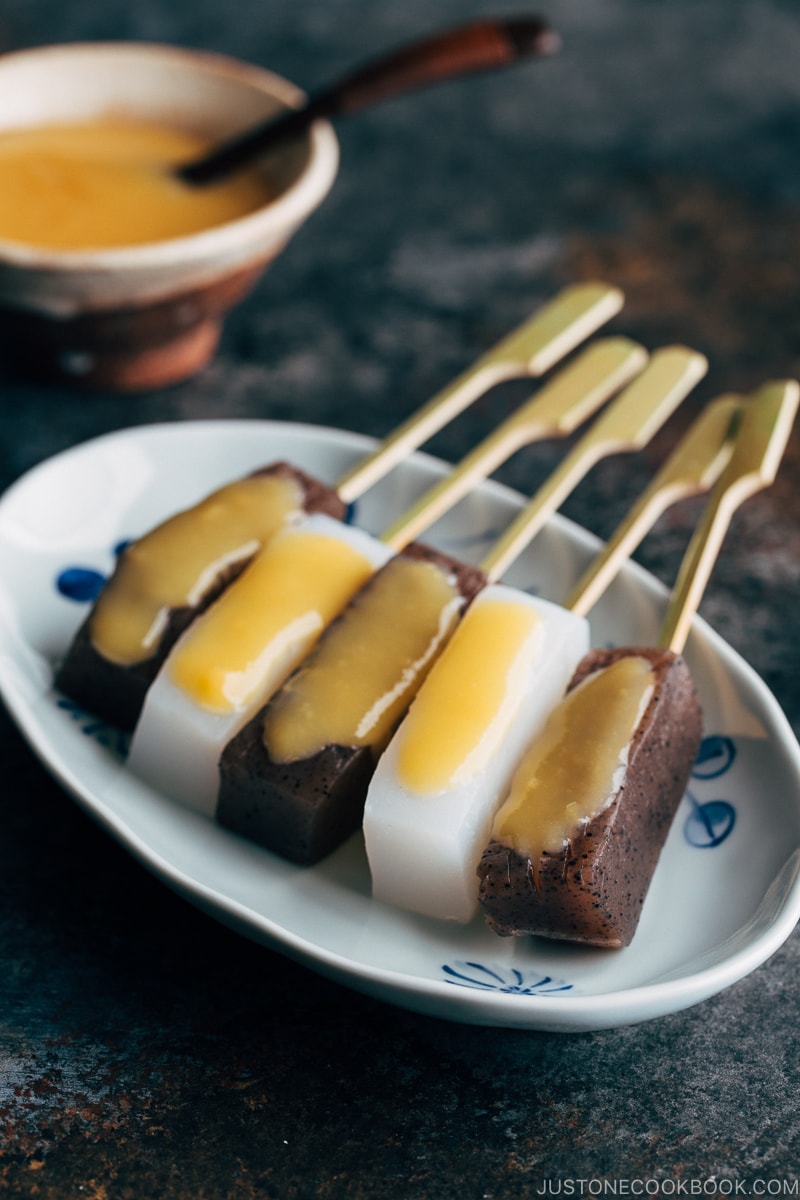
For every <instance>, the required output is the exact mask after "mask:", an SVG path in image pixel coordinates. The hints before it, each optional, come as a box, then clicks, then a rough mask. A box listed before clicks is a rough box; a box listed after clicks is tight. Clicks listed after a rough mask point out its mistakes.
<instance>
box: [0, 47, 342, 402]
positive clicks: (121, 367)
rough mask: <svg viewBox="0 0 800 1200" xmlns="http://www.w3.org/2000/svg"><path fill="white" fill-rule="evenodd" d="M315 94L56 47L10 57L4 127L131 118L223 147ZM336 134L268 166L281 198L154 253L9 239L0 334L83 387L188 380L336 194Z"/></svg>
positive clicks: (260, 79) (140, 58)
mask: <svg viewBox="0 0 800 1200" xmlns="http://www.w3.org/2000/svg"><path fill="white" fill-rule="evenodd" d="M302 100H303V93H302V92H301V91H300V90H299V89H298V88H296V87H295V86H294V85H293V84H291V83H289V82H288V81H287V80H285V79H282V78H280V77H279V76H277V75H274V74H272V73H271V72H269V71H266V70H262V69H261V68H258V67H254V66H251V65H248V64H246V63H242V62H239V61H236V60H234V59H230V58H227V57H224V56H221V55H215V54H209V53H203V52H196V51H191V50H184V49H178V48H174V47H169V46H160V45H151V44H143V43H122V42H119V43H88V44H80V43H75V44H68V45H61V46H48V47H43V48H40V49H33V50H23V51H18V52H14V53H10V54H6V55H4V56H2V57H0V131H1V130H3V129H15V128H17V129H18V128H21V127H25V126H34V125H49V124H53V123H56V122H58V123H79V122H87V121H92V120H96V119H102V118H103V117H109V116H115V117H126V118H131V119H135V120H139V121H145V122H150V123H162V124H164V125H167V124H169V125H171V126H172V127H174V128H177V129H183V130H185V131H187V132H190V133H194V134H198V135H201V136H203V137H206V138H208V139H209V140H210V141H211V142H212V143H213V142H217V141H219V142H221V141H224V140H225V139H227V138H228V137H231V136H233V135H234V134H236V133H238V132H240V131H241V130H244V129H246V128H248V127H249V126H251V125H254V124H256V123H258V122H259V121H261V120H264V119H266V118H268V117H270V116H271V115H272V114H278V113H279V112H280V111H282V110H285V109H287V108H292V107H297V106H298V105H299V104H300V103H301V102H302ZM337 168H338V143H337V141H336V137H335V134H334V132H333V129H332V128H331V126H330V125H329V124H328V123H327V122H324V121H321V122H316V123H315V124H314V125H313V126H312V128H311V130H310V131H309V132H308V133H307V134H306V135H305V136H304V137H302V138H299V139H298V140H297V141H294V142H292V143H291V144H290V145H287V146H286V148H285V149H281V150H276V151H275V152H274V153H273V154H272V155H270V157H269V160H268V161H265V162H264V163H263V164H261V165H260V166H259V170H263V171H264V172H265V174H266V175H267V176H268V183H269V186H270V194H271V197H272V198H271V199H270V200H269V202H267V203H265V205H264V206H263V207H261V208H259V209H257V210H256V211H254V212H252V213H249V214H248V215H246V216H244V217H239V218H237V219H235V220H232V221H229V222H227V223H226V224H222V225H218V226H216V227H214V228H209V229H205V230H202V231H201V232H199V233H194V234H190V235H188V236H183V237H177V238H173V239H171V240H168V241H159V242H152V243H148V244H145V245H137V246H127V247H119V248H113V249H102V250H87V251H72V250H69V251H60V250H59V251H53V250H47V249H40V248H36V247H32V246H27V245H23V244H22V243H21V242H11V241H9V240H2V239H0V338H1V339H2V341H3V343H4V344H5V347H6V349H7V350H8V349H12V350H13V352H14V353H15V354H21V355H22V356H23V357H24V358H26V359H27V361H28V363H29V364H32V365H35V366H36V368H37V371H39V372H40V373H41V372H46V373H48V374H50V375H52V376H56V377H59V378H60V379H61V380H64V379H67V380H69V381H71V382H73V383H75V384H78V385H81V386H84V387H94V388H100V389H104V388H105V389H110V390H128V391H135V390H145V389H149V388H155V387H162V386H165V385H168V384H171V383H175V382H178V381H179V380H182V379H185V378H187V377H188V376H190V375H192V374H194V373H195V372H197V371H199V370H200V369H201V368H202V367H203V366H204V365H205V364H206V363H207V362H208V360H209V359H210V358H211V356H212V355H213V353H214V351H215V349H216V346H217V342H218V339H219V334H220V329H221V324H222V320H223V318H224V315H225V314H226V312H228V311H229V310H230V309H231V308H232V307H233V306H234V305H236V304H237V303H238V302H239V301H240V300H241V299H242V298H243V297H244V296H245V295H247V293H248V292H249V291H250V290H251V289H252V287H253V286H254V284H255V283H256V282H257V280H258V279H259V278H260V276H261V275H262V274H263V272H264V271H265V269H266V268H267V266H268V265H269V263H270V262H271V261H272V260H273V259H274V258H275V257H276V255H277V254H279V253H280V251H281V250H282V249H283V247H284V246H285V245H286V243H287V242H288V240H289V239H290V238H291V237H292V235H293V234H294V233H295V232H296V230H297V229H298V228H299V227H300V226H301V225H302V223H303V222H304V221H305V220H306V218H307V217H308V216H309V215H310V214H311V213H312V212H313V211H314V209H315V208H316V207H317V206H318V205H319V204H320V203H321V201H322V200H323V198H324V197H325V195H326V194H327V192H328V190H329V189H330V187H331V185H332V183H333V181H334V179H335V176H336V171H337Z"/></svg>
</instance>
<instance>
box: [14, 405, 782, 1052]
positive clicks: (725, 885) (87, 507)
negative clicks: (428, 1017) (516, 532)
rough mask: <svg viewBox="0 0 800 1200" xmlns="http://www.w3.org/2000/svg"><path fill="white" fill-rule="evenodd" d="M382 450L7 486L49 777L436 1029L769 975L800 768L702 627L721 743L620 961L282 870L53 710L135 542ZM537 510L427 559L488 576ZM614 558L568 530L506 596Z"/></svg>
mask: <svg viewBox="0 0 800 1200" xmlns="http://www.w3.org/2000/svg"><path fill="white" fill-rule="evenodd" d="M372 444H373V443H372V442H370V441H369V439H367V438H364V437H361V436H359V435H355V434H350V433H343V432H338V431H334V430H328V429H322V428H317V427H313V426H308V425H296V424H284V423H275V422H269V421H208V422H188V423H180V424H174V425H157V426H150V427H143V428H138V429H131V430H128V431H124V432H121V433H115V434H111V435H109V436H106V437H101V438H98V439H96V440H94V441H91V442H88V443H86V444H85V445H82V446H78V447H76V448H75V449H73V450H69V451H67V452H65V453H62V454H60V455H58V456H56V457H55V458H53V459H50V460H49V461H48V462H45V463H43V464H42V465H41V466H39V467H36V468H35V469H33V470H32V471H30V472H29V473H28V474H27V475H25V476H24V477H23V478H22V479H20V480H19V481H18V482H17V483H16V484H15V485H14V486H13V487H11V488H10V489H9V490H8V491H7V492H6V493H5V495H4V496H3V497H2V499H0V689H1V690H2V695H3V697H4V699H5V702H6V704H7V706H8V708H9V710H10V712H11V714H12V716H13V717H14V719H15V720H16V722H17V724H18V726H19V728H20V730H21V731H22V733H23V734H24V735H25V737H26V738H27V739H28V741H29V742H30V744H31V746H32V747H33V749H34V750H35V751H36V753H37V754H38V755H39V757H40V758H41V760H42V762H43V763H44V764H45V766H46V767H47V768H48V769H49V770H50V771H51V772H52V773H53V775H54V776H55V777H56V778H57V779H58V780H60V782H61V783H62V784H63V786H64V787H65V788H66V789H67V790H68V791H69V792H71V793H72V794H73V796H74V797H75V798H76V799H77V800H78V801H79V802H80V803H81V804H82V805H83V806H84V807H85V808H86V809H87V810H88V811H89V812H90V813H91V814H92V815H93V816H94V817H95V818H96V819H97V820H98V821H100V822H101V824H102V825H104V826H105V827H106V828H107V829H108V830H109V832H111V833H112V834H113V835H114V836H115V837H117V838H118V839H119V841H120V842H121V843H122V844H123V845H124V846H125V847H126V848H127V849H128V850H129V851H130V852H131V853H132V854H134V855H135V856H136V857H137V858H138V859H140V860H141V861H142V862H143V863H145V864H146V865H147V866H148V867H149V868H150V869H151V870H152V871H153V872H154V873H155V874H156V875H157V876H159V877H160V878H161V879H162V880H163V881H164V882H165V883H167V884H168V885H169V886H171V887H172V888H174V889H175V890H177V891H178V892H179V893H181V894H182V895H183V896H185V897H186V898H187V899H188V900H190V901H191V902H192V903H194V904H196V905H197V906H199V907H200V908H201V909H204V910H205V911H206V912H208V913H210V914H211V915H213V916H214V917H216V918H217V919H219V920H221V921H223V922H225V923H226V924H228V925H230V926H232V927H234V928H236V929H238V930H239V931H241V932H242V933H244V934H246V935H248V936H249V937H251V938H254V939H256V940H258V941H260V942H263V943H265V944H266V945H268V946H270V947H272V948H274V949H277V950H279V951H281V952H283V953H285V954H288V955H291V956H292V957H294V958H296V959H297V960H299V961H300V962H303V963H305V964H306V965H307V966H309V967H311V968H312V969H314V970H316V971H319V972H322V973H324V974H326V975H328V976H330V977H331V978H333V979H336V980H338V981H339V982H341V983H343V984H346V985H348V986H350V987H353V988H357V989H359V990H360V991H363V992H366V993H369V994H370V995H373V996H376V997H378V998H380V999H382V1000H385V1001H388V1002H390V1003H394V1004H398V1005H401V1006H403V1007H406V1008H409V1009H413V1010H416V1011H419V1012H424V1013H428V1014H432V1015H435V1016H437V1017H443V1018H448V1019H451V1020H456V1021H464V1022H470V1023H475V1024H487V1025H498V1026H508V1027H512V1028H520V1029H539V1030H551V1031H582V1030H590V1029H601V1028H607V1027H613V1026H617V1025H624V1024H629V1023H632V1022H637V1021H642V1020H646V1019H649V1018H652V1017H657V1016H660V1015H663V1014H665V1013H669V1012H673V1011H676V1010H678V1009H681V1008H685V1007H687V1006H689V1005H691V1004H695V1003H697V1002H698V1001H701V1000H703V999H705V998H706V997H708V996H711V995H713V994H715V993H716V992H718V991H720V990H722V989H723V988H725V987H728V986H729V985H730V984H732V983H734V982H735V981H736V980H738V979H740V978H742V977H743V976H744V975H746V974H747V973H748V972H750V971H752V970H753V969H754V968H755V967H757V966H758V965H759V964H761V963H762V962H764V960H765V959H766V958H767V957H768V956H769V955H770V954H772V953H773V951H775V950H776V949H777V948H778V946H780V945H781V943H782V942H783V941H784V940H785V939H786V938H787V937H788V935H789V933H790V932H791V930H792V929H793V927H794V925H795V923H796V922H797V920H798V917H799V916H800V751H799V750H798V746H797V743H796V742H795V739H794V737H793V734H792V732H791V729H790V727H789V725H788V723H787V721H786V720H785V718H784V716H783V714H782V712H781V711H780V709H779V707H778V705H777V703H776V701H775V700H774V698H773V697H772V695H771V694H770V693H769V691H768V690H767V688H766V687H765V686H764V684H763V683H762V682H761V680H760V679H759V678H758V677H757V676H756V675H755V673H754V672H753V671H752V670H751V669H750V668H749V667H748V666H747V665H746V664H745V663H744V662H743V661H742V659H741V658H740V657H739V656H738V655H737V654H736V653H735V652H734V651H733V650H732V649H731V648H730V647H729V646H727V645H726V643H725V642H723V641H722V640H721V639H720V638H719V637H718V636H717V635H716V634H715V633H714V632H713V631H712V630H711V629H709V628H708V626H707V625H705V624H704V623H703V622H702V621H700V620H697V621H696V622H695V625H694V627H693V630H692V633H691V636H690V639H689V643H688V645H687V648H686V655H687V658H688V660H689V663H690V665H691V667H692V670H693V672H694V675H695V679H696V682H697V685H698V688H699V691H700V695H701V697H702V701H703V706H704V709H705V714H706V739H705V741H704V743H703V749H702V751H701V755H700V758H699V760H698V764H697V766H696V769H695V773H694V775H693V778H692V780H691V783H690V787H689V789H688V792H687V795H686V797H685V798H684V800H683V802H682V806H681V808H680V810H679V812H678V816H677V819H676V820H675V823H674V825H673V828H672V830H671V833H670V836H669V839H668V841H667V844H666V846H665V849H664V852H663V854H662V857H661V860H660V862H659V865H658V869H657V871H656V875H655V877H654V880H653V884H652V887H651V889H650V893H649V895H648V898H647V901H646V904H645V908H644V912H643V915H642V919H641V922H640V925H639V929H638V932H637V934H636V936H635V938H634V940H633V943H632V944H631V946H630V947H628V948H627V949H625V950H622V951H600V950H588V949H581V948H577V947H570V946H562V945H555V944H551V943H548V942H546V941H543V940H537V939H533V938H511V939H504V938H499V937H497V936H495V935H494V934H493V933H491V931H489V930H488V929H487V928H486V927H485V925H484V924H483V922H482V921H481V919H480V918H477V919H476V920H475V922H473V924H471V925H469V926H467V927H463V928H462V927H460V926H455V925H450V924H446V923H440V922H436V921H433V920H428V919H425V918H421V917H416V916H413V915H409V914H407V913H404V912H401V911H398V910H393V909H391V908H388V907H385V906H383V905H380V904H378V903H375V902H373V900H372V899H371V896H370V883H369V872H368V869H367V864H366V858H365V855H364V851H363V845H362V841H361V838H360V835H357V836H355V837H353V838H352V839H351V840H350V841H349V842H348V843H347V844H346V845H345V846H344V847H342V848H341V850H339V851H338V852H337V853H336V854H334V855H333V856H331V858H330V859H328V860H327V861H326V862H324V863H322V864H321V865H320V866H317V867H313V868H299V867H296V866H293V865H291V864H289V863H286V862H283V861H282V860H280V859H278V858H276V857H275V856H273V855H271V854H269V853H268V852H267V851H264V850H261V849H260V848H259V847H257V846H254V845H251V844H249V843H247V842H245V841H243V840H241V839H239V838H237V837H235V836H233V835H232V834H229V833H228V832H226V831H225V830H223V829H221V828H219V827H217V826H216V825H215V824H214V823H213V822H211V821H209V820H207V819H205V818H203V817H200V816H198V815H196V814H194V813H192V812H189V811H186V810H184V809H182V808H180V807H178V806H177V805H175V804H174V803H172V802H171V801H170V800H168V799H167V798H166V797H164V796H162V795H159V794H157V793H156V792H154V791H152V790H150V789H149V788H147V787H145V786H144V785H143V784H142V783H140V782H139V781H138V780H137V779H135V778H133V777H132V776H131V775H130V774H129V773H128V772H127V770H126V769H125V766H124V750H125V747H124V744H123V741H122V739H121V738H120V737H119V736H118V735H116V734H115V732H114V731H113V730H110V729H108V727H106V726H103V725H101V724H100V723H99V722H97V721H96V720H94V719H92V718H91V717H88V716H87V715H86V714H85V713H83V712H81V711H79V710H77V709H76V708H75V707H74V706H73V705H71V704H69V703H67V702H66V701H65V700H64V699H63V698H62V697H60V696H59V695H57V694H56V693H55V692H54V691H53V688H52V677H53V666H54V664H55V663H56V662H57V660H58V658H59V656H60V655H62V654H63V652H64V650H65V649H66V647H67V645H68V643H69V640H70V639H71V637H72V634H73V632H74V631H75V629H76V628H77V626H78V624H79V623H80V621H81V620H82V619H83V616H84V615H85V612H86V605H87V603H88V601H87V600H84V601H83V602H81V601H80V600H79V599H75V598H74V597H75V596H76V594H77V595H80V592H81V588H82V586H83V585H84V584H87V583H91V580H92V578H93V573H95V574H99V575H100V576H103V577H105V576H107V574H108V572H109V571H110V569H111V566H112V564H113V556H114V548H115V547H116V546H117V545H118V543H119V542H121V541H123V540H124V539H126V538H130V537H133V536H136V535H138V534H140V533H141V532H143V531H144V530H146V529H147V528H148V527H149V526H151V525H152V524H154V523H155V522H156V521H157V520H159V519H161V518H162V517H164V516H166V515H168V514H169V513H171V512H172V511H174V510H175V509H177V508H179V507H182V506H184V505H186V504H189V503H191V502H192V501H194V500H196V499H198V498H199V497H200V496H202V495H203V494H205V493H206V492H207V491H209V490H210V489H211V488H213V487H215V486H217V485H219V484H221V483H222V482H224V481H226V480H228V479H232V478H235V477H237V476H238V475H240V474H243V473H244V472H246V471H248V470H250V469H251V468H254V467H256V466H259V465H261V464H263V463H266V462H270V461H272V460H274V459H279V458H284V459H287V460H289V461H290V462H293V463H295V464H297V465H298V466H302V467H304V468H306V469H307V470H310V471H312V472H314V473H316V474H317V475H318V476H319V477H321V478H322V479H324V480H326V481H328V482H335V481H336V479H338V478H339V476H340V475H341V474H343V473H344V471H345V470H346V468H347V467H348V466H349V465H350V464H351V463H353V462H354V461H356V460H357V459H358V458H359V457H361V456H362V455H363V454H365V453H367V452H368V450H369V449H370V448H371V446H372ZM444 470H446V466H445V465H444V464H442V463H440V462H438V461H436V460H434V459H432V458H430V457H428V456H425V455H421V454H418V455H415V456H413V458H412V459H411V460H410V461H408V462H407V463H405V464H403V465H402V466H401V467H400V468H398V469H397V470H396V471H394V472H392V474H391V475H390V476H389V477H388V478H387V479H386V480H385V481H384V482H383V483H382V484H380V485H378V486H377V487H376V488H374V489H372V490H371V491H370V492H369V493H368V494H367V496H366V497H364V498H363V500H361V501H360V502H359V504H358V506H357V512H356V517H357V519H358V521H359V522H360V523H361V524H363V525H365V526H366V527H367V528H369V529H370V530H372V531H374V532H379V531H380V530H381V529H382V528H384V527H385V526H388V525H389V524H390V522H391V521H392V520H393V519H394V517H395V516H397V514H398V513H400V512H401V511H402V510H403V509H404V508H405V507H406V506H407V505H409V504H410V503H411V502H412V500H413V499H414V498H415V497H416V496H417V495H419V494H420V493H421V492H422V491H423V490H424V489H425V488H426V487H427V486H428V485H429V484H430V483H431V482H433V481H434V480H435V479H436V478H438V477H439V476H440V475H441V474H442V472H443V471H444ZM520 503H521V498H520V497H519V496H518V495H517V494H516V493H514V492H511V491H510V490H508V489H507V488H503V487H501V486H499V485H497V484H494V483H487V484H485V485H484V486H482V487H481V488H479V489H477V490H476V492H475V493H474V494H473V495H471V496H470V497H469V498H468V499H467V500H465V501H463V502H462V503H461V504H460V505H459V506H458V507H457V508H456V509H455V510H454V511H453V512H452V513H451V514H450V515H449V516H448V517H446V518H443V519H442V520H441V521H440V522H439V523H438V524H437V525H436V526H435V528H434V529H433V530H432V531H430V533H429V535H428V540H429V541H431V542H434V543H435V544H437V545H439V546H441V547H443V548H445V549H447V550H450V551H451V552H456V553H460V554H462V555H463V556H464V557H465V558H468V559H471V560H472V561H477V560H478V559H479V558H480V556H481V555H482V553H483V552H484V551H485V550H486V548H487V547H488V545H489V544H490V542H491V540H492V538H493V536H495V535H496V534H497V533H499V532H500V531H501V530H502V529H503V528H504V527H505V525H506V524H507V523H508V521H509V520H510V519H511V517H512V516H513V515H514V514H515V512H516V511H518V509H519V506H520ZM597 546H598V543H597V540H596V539H595V538H594V537H593V536H592V535H590V534H588V533H586V532H585V531H584V530H581V529H580V528H578V527H577V526H575V525H574V524H572V523H570V522H569V521H567V520H565V519H562V518H560V517H556V518H554V519H553V520H552V521H550V523H549V524H548V526H547V527H546V529H545V530H544V531H543V532H542V533H541V534H540V535H539V536H538V537H537V538H536V540H535V542H534V543H533V546H532V548H531V549H530V550H529V551H528V552H527V553H526V554H524V555H523V556H522V557H521V558H520V560H519V562H518V563H517V564H516V566H515V567H514V568H513V570H512V571H511V572H510V573H509V575H508V576H507V581H508V582H510V583H512V584H516V585H518V586H520V587H524V588H526V589H530V590H535V591H537V592H538V593H540V594H541V595H544V596H546V597H547V598H549V599H552V600H559V599H563V597H564V596H566V594H567V593H568V590H569V587H570V585H571V583H572V582H574V580H575V579H576V578H577V576H578V573H579V571H580V570H582V568H583V566H584V565H585V564H586V562H587V561H588V560H589V559H590V557H591V556H592V555H593V553H594V552H595V551H596V549H597ZM62 589H63V590H62ZM64 590H66V592H67V593H68V595H65V594H64ZM70 596H72V597H73V598H70ZM664 604H665V591H664V589H663V588H662V587H661V586H660V584H658V583H657V582H656V581H655V580H654V579H653V578H652V576H650V575H648V574H647V573H646V572H644V571H643V570H641V569H640V568H638V567H637V566H635V565H629V566H627V567H626V569H625V570H624V571H623V572H622V574H621V575H620V577H619V578H618V580H617V581H616V582H615V583H614V585H613V586H612V587H611V589H610V590H609V591H608V592H607V593H606V596H605V597H604V598H603V600H602V601H601V602H600V603H599V604H598V605H597V606H596V608H595V610H594V612H593V613H592V615H591V625H592V638H593V642H594V644H595V645H598V644H607V643H617V644H619V643H626V642H627V643H640V644H641V643H647V642H651V641H652V640H653V638H654V637H655V636H656V634H657V631H658V627H659V623H660V616H661V614H662V612H663V609H664Z"/></svg>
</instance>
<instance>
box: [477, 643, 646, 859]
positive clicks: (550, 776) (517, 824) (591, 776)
mask: <svg viewBox="0 0 800 1200" xmlns="http://www.w3.org/2000/svg"><path fill="white" fill-rule="evenodd" d="M653 686H654V677H653V670H652V667H651V665H650V663H649V662H647V661H646V659H644V658H641V657H637V656H630V657H625V658H620V659H618V660H617V661H616V662H614V663H612V664H611V665H610V666H608V667H605V668H603V669H602V670H600V671H595V672H593V673H592V674H591V675H588V676H587V677H586V678H585V679H583V680H582V681H581V683H580V684H578V686H577V687H575V688H573V690H572V691H571V692H568V693H567V695H566V696H565V697H564V699H563V700H562V702H561V703H560V704H559V705H558V706H557V707H556V708H555V709H554V710H553V712H552V713H551V714H550V717H549V718H548V720H547V722H546V724H545V727H544V729H543V730H542V732H541V733H540V734H539V736H538V737H537V738H536V739H535V740H534V741H533V743H532V744H531V746H530V747H529V749H528V751H527V752H526V754H525V755H524V756H523V758H522V760H521V761H520V764H519V766H518V767H517V770H516V771H515V773H514V776H513V779H512V781H511V789H510V792H509V795H508V798H507V800H506V801H505V802H504V804H503V805H502V807H501V808H500V809H499V811H498V813H497V816H496V817H495V822H494V827H493V829H492V839H493V840H494V841H497V842H501V843H502V844H503V845H505V846H510V847H511V848H512V849H513V850H514V851H515V852H516V853H517V854H519V855H520V856H521V857H523V858H530V860H531V862H532V863H533V868H534V878H536V874H537V868H538V863H539V859H540V857H541V855H542V853H543V852H545V851H547V852H549V853H551V854H557V853H558V852H559V851H560V850H561V849H562V848H563V846H564V844H565V843H566V842H567V841H568V840H569V838H570V837H572V836H574V834H575V833H576V832H577V830H578V829H579V828H580V826H581V825H582V824H583V823H584V822H586V821H589V820H591V818H592V817H594V816H596V815H597V814H598V813H600V812H602V810H603V809H604V808H605V806H606V805H607V804H608V803H609V802H610V801H611V800H612V799H613V797H614V795H615V794H616V792H617V791H618V789H619V787H620V784H621V783H622V780H623V778H624V771H625V767H626V764H627V754H628V747H629V745H630V742H631V739H632V737H633V735H634V732H635V730H636V727H637V725H638V724H639V722H640V720H641V718H642V715H643V713H644V710H645V708H646V706H647V704H648V702H649V700H650V697H651V695H652V693H653Z"/></svg>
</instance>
